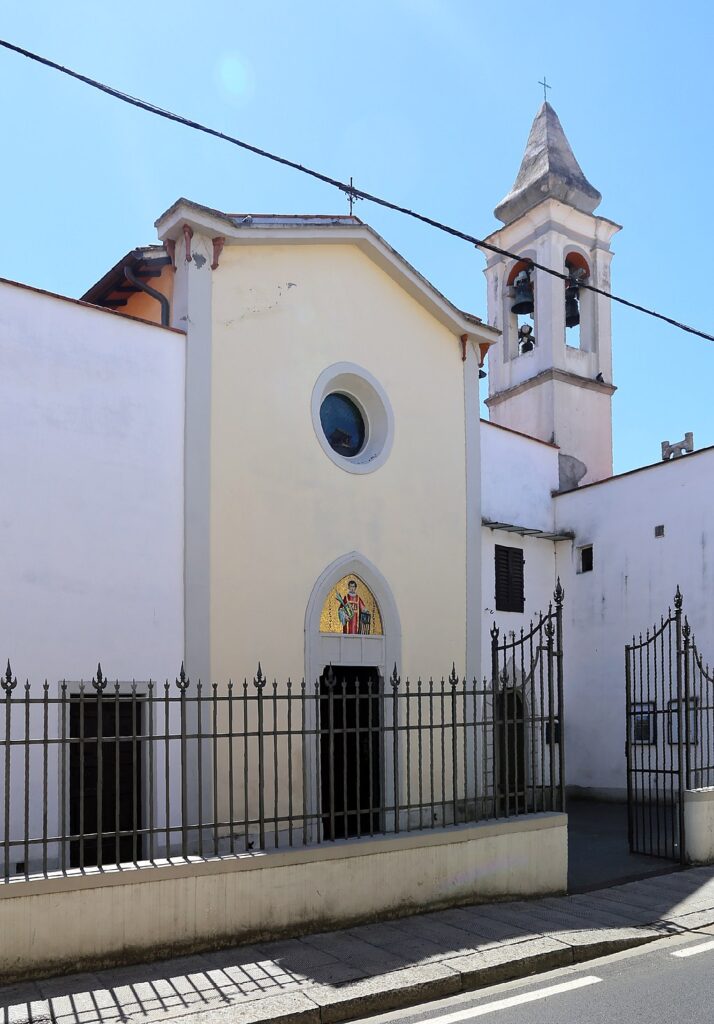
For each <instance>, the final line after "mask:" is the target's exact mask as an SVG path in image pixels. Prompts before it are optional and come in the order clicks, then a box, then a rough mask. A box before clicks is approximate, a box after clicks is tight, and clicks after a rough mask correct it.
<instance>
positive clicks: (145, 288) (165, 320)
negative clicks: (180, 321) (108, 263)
mask: <svg viewBox="0 0 714 1024" xmlns="http://www.w3.org/2000/svg"><path fill="white" fill-rule="evenodd" d="M124 277H125V278H126V279H127V281H130V282H131V283H132V284H133V285H135V286H136V287H137V288H140V289H141V291H142V292H146V294H147V295H150V296H151V298H152V299H156V300H157V302H159V303H161V325H162V326H163V327H168V326H169V300H168V299H167V298H166V296H165V295H162V294H161V292H157V290H156V289H155V288H151V287H150V286H149V285H148V284H145V283H144V282H143V281H140V280H139V278H138V277H137V276H136V274H135V273H134V271H133V270H130V269H129V267H124Z"/></svg>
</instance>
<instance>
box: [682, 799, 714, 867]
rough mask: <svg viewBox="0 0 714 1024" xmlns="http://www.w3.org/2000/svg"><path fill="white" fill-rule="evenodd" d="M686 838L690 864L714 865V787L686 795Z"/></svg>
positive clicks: (687, 855)
mask: <svg viewBox="0 0 714 1024" xmlns="http://www.w3.org/2000/svg"><path fill="white" fill-rule="evenodd" d="M684 836H685V851H684V852H685V855H686V858H687V862H688V863H689V864H714V787H709V788H707V789H689V790H687V792H686V793H685V794H684Z"/></svg>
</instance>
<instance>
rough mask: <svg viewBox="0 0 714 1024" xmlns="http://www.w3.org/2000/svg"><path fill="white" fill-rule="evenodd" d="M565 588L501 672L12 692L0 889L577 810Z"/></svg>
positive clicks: (5, 681) (507, 641) (99, 678)
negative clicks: (59, 876) (92, 872)
mask: <svg viewBox="0 0 714 1024" xmlns="http://www.w3.org/2000/svg"><path fill="white" fill-rule="evenodd" d="M561 608H562V590H560V587H559V588H558V591H556V602H555V607H552V606H551V607H550V608H549V609H548V611H547V612H546V613H544V614H541V615H539V616H538V618H537V620H536V621H535V622H534V623H532V624H531V626H530V627H529V629H528V630H522V631H521V632H520V634H518V635H516V634H513V633H511V634H508V635H507V636H505V637H503V638H501V636H500V633H499V630H498V629H494V630H492V636H491V652H492V666H493V672H492V678H491V679H490V680H488V681H483V682H481V683H479V682H477V681H476V680H473V681H471V682H468V681H467V680H465V679H462V678H460V677H459V676H458V675H457V673H456V670H455V668H454V667H452V671H451V673H450V675H449V676H448V677H447V678H445V679H441V680H439V681H434V680H433V679H429V680H428V681H422V680H417V681H415V682H414V681H409V680H407V679H404V680H402V679H400V677H399V675H398V674H397V670H396V667H395V670H394V672H393V673H392V676H391V677H390V678H388V679H383V678H380V677H379V676H378V675H375V676H373V677H370V676H369V675H368V674H366V672H365V671H364V670H360V669H342V668H335V669H333V668H332V667H330V666H326V669H325V672H324V674H323V675H322V677H321V678H320V679H319V680H317V681H316V682H315V683H313V684H311V685H308V684H306V683H305V682H301V683H298V684H295V683H292V682H291V681H290V680H288V681H287V682H286V683H284V684H280V683H278V682H277V681H272V682H269V681H268V680H267V679H266V676H265V674H264V673H263V671H262V669H261V668H260V666H259V667H258V671H257V674H256V675H255V677H254V678H253V679H252V680H251V681H250V682H249V681H247V680H245V681H244V682H242V683H241V684H234V683H230V682H229V683H228V684H227V685H225V686H221V685H219V684H217V683H213V684H211V685H209V686H205V685H202V684H201V683H200V682H197V683H196V684H193V683H191V682H190V681H189V679H188V678H187V677H186V675H185V673H184V671H183V669H182V670H181V673H180V675H179V677H178V679H177V680H176V682H175V683H173V684H171V683H169V682H166V683H163V684H159V683H154V682H146V683H141V682H132V683H122V682H116V683H111V684H108V683H107V681H106V679H105V677H104V675H103V674H102V671H101V668H99V669H98V671H97V674H96V677H95V678H94V679H93V680H92V681H91V683H87V684H84V683H81V682H79V683H72V682H62V683H59V684H57V685H56V686H55V687H52V686H50V685H49V684H47V683H45V684H44V686H42V687H41V688H40V692H39V694H38V695H36V696H33V694H32V690H31V687H30V685H29V683H27V684H25V685H24V687H23V686H19V687H18V686H17V680H16V678H15V677H14V676H13V673H12V671H11V669H10V666H9V665H8V669H7V672H6V673H5V675H4V677H3V678H2V681H1V685H2V691H3V694H2V696H3V698H4V699H2V700H0V793H2V794H3V808H2V818H1V819H0V827H1V829H2V831H1V832H0V880H4V881H5V882H8V881H9V880H11V879H12V878H23V877H24V878H30V877H36V876H39V877H43V876H46V875H48V874H50V873H52V872H56V871H59V872H66V871H70V870H74V869H80V870H85V869H92V868H93V869H96V868H99V869H102V868H105V867H108V866H110V865H121V864H132V865H135V866H141V867H143V866H151V865H152V864H158V863H164V862H166V860H172V859H175V858H182V859H191V858H194V857H196V858H207V857H216V856H231V855H238V854H241V853H245V852H248V851H258V850H261V851H265V850H275V849H282V848H284V847H295V846H305V845H308V844H313V843H325V842H334V841H336V840H344V839H353V840H359V839H360V838H364V837H367V836H375V835H383V834H389V833H395V834H396V833H408V832H413V831H419V830H426V829H436V828H444V827H447V826H452V825H455V824H456V825H458V824H463V823H467V822H476V821H480V820H483V819H487V818H498V817H511V816H514V815H518V814H524V813H529V812H533V811H544V810H562V808H563V788H562V781H563V774H562V763H563V751H562V730H561V711H562V628H561Z"/></svg>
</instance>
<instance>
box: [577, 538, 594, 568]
mask: <svg viewBox="0 0 714 1024" xmlns="http://www.w3.org/2000/svg"><path fill="white" fill-rule="evenodd" d="M592 571H593V546H592V544H586V546H585V547H583V548H579V549H578V572H592Z"/></svg>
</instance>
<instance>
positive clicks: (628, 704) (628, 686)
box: [625, 644, 634, 853]
mask: <svg viewBox="0 0 714 1024" xmlns="http://www.w3.org/2000/svg"><path fill="white" fill-rule="evenodd" d="M631 650H632V648H631V647H630V645H629V644H625V771H626V772H627V841H628V843H629V846H630V853H633V852H634V835H633V817H632V765H631V764H630V756H631V751H630V743H631V737H632V723H631V717H632V678H631V676H630V651H631Z"/></svg>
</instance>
